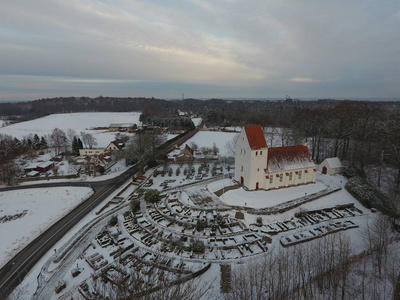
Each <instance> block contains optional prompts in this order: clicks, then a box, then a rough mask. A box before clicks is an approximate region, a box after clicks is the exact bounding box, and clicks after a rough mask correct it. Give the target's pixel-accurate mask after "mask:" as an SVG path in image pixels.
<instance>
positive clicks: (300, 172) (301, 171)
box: [299, 171, 302, 179]
mask: <svg viewBox="0 0 400 300" xmlns="http://www.w3.org/2000/svg"><path fill="white" fill-rule="evenodd" d="M301 173H302V171H299V179H301Z"/></svg>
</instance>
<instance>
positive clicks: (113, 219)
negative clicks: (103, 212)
mask: <svg viewBox="0 0 400 300" xmlns="http://www.w3.org/2000/svg"><path fill="white" fill-rule="evenodd" d="M117 224H118V217H117V216H112V217H111V219H110V220H109V221H108V225H110V226H115V225H117Z"/></svg>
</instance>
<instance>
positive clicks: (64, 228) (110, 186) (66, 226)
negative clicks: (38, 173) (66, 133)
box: [0, 166, 138, 299]
mask: <svg viewBox="0 0 400 300" xmlns="http://www.w3.org/2000/svg"><path fill="white" fill-rule="evenodd" d="M137 171H138V167H137V166H134V167H131V168H130V169H128V170H127V171H125V172H124V173H123V174H121V175H119V176H118V177H116V178H113V179H108V180H106V181H101V182H90V183H74V182H71V183H69V182H65V183H45V184H35V185H29V186H20V187H14V188H5V189H1V191H6V190H13V189H25V188H37V187H40V188H44V187H57V186H87V185H88V184H90V186H91V187H92V188H93V190H94V194H93V195H92V196H91V197H89V198H88V199H87V200H86V201H84V202H82V203H81V204H79V205H78V206H77V207H76V208H74V209H73V210H72V211H71V212H70V213H69V214H68V215H66V216H65V217H63V218H62V219H60V220H59V221H57V222H56V223H55V224H54V225H52V226H51V227H50V228H49V229H47V230H46V231H45V232H43V233H42V234H41V235H40V236H39V237H37V238H36V239H35V240H33V241H32V242H31V243H30V244H29V245H28V246H26V247H25V248H24V249H22V250H21V251H20V252H19V253H18V254H17V255H15V256H14V257H13V258H12V259H11V260H10V261H9V262H8V263H7V264H6V265H5V266H4V267H3V268H2V269H0V299H6V297H7V295H8V294H9V293H10V292H11V291H12V290H13V289H14V288H16V287H17V286H18V285H19V284H20V283H21V282H22V280H23V279H24V277H25V275H26V274H27V273H28V272H29V271H30V270H31V269H32V268H33V266H35V264H36V263H37V262H38V261H39V260H40V259H41V258H42V256H43V255H44V254H45V253H46V252H47V251H49V250H51V249H52V248H53V246H54V245H55V244H56V243H57V242H58V241H59V240H60V239H61V238H62V237H63V236H64V235H65V234H66V233H67V232H68V231H69V230H71V229H72V228H73V227H74V226H75V225H76V224H77V223H78V222H79V221H80V220H81V219H82V218H83V217H85V216H86V215H87V214H88V213H89V212H90V211H91V210H93V208H94V207H96V206H97V205H99V204H100V203H101V202H102V201H104V200H105V199H106V198H107V197H108V196H109V195H110V194H111V193H113V192H114V191H115V190H116V189H118V188H119V187H120V186H121V185H122V184H123V183H125V182H126V181H127V180H128V179H129V178H131V177H132V175H133V174H134V173H136V172H137Z"/></svg>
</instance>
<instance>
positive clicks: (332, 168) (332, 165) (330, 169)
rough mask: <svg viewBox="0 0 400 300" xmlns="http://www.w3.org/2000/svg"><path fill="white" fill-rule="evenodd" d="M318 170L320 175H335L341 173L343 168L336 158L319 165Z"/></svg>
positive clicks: (328, 159) (327, 159)
mask: <svg viewBox="0 0 400 300" xmlns="http://www.w3.org/2000/svg"><path fill="white" fill-rule="evenodd" d="M319 170H320V171H321V173H322V174H328V175H335V174H341V173H342V171H343V166H342V163H341V162H340V160H339V158H338V157H330V158H326V159H325V160H324V161H323V162H322V163H321V164H320V165H319Z"/></svg>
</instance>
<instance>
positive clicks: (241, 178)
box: [240, 176, 244, 184]
mask: <svg viewBox="0 0 400 300" xmlns="http://www.w3.org/2000/svg"><path fill="white" fill-rule="evenodd" d="M243 183H244V178H243V176H240V184H243Z"/></svg>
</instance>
